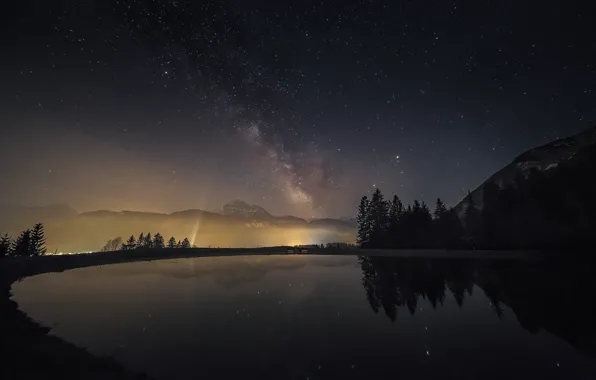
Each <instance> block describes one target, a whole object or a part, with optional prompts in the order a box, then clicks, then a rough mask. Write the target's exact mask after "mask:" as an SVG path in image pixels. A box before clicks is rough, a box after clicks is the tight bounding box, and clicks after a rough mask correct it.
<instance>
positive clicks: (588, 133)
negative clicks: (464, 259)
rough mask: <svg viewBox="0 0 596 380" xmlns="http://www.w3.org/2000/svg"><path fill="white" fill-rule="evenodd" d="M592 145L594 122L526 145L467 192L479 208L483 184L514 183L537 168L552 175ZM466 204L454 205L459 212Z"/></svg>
mask: <svg viewBox="0 0 596 380" xmlns="http://www.w3.org/2000/svg"><path fill="white" fill-rule="evenodd" d="M595 145H596V126H595V127H593V128H590V129H587V130H585V131H583V132H581V133H578V134H576V135H573V136H570V137H566V138H562V139H558V140H555V141H553V142H550V143H548V144H545V145H542V146H539V147H536V148H533V149H530V150H528V151H526V152H524V153H522V154H520V155H519V156H517V157H516V158H515V159H514V160H513V161H512V162H511V163H510V164H509V165H507V166H505V167H504V168H503V169H501V170H499V171H498V172H496V173H495V174H493V175H492V176H490V177H489V178H488V179H487V180H486V181H485V182H483V183H482V184H481V185H480V186H478V187H477V188H476V189H474V190H473V191H472V192H471V194H472V198H473V200H474V203H475V204H476V206H477V207H478V208H479V209H482V208H483V205H484V203H483V202H484V199H483V198H484V197H483V195H484V188H485V186H486V185H487V184H494V185H497V186H498V187H499V188H508V187H514V186H515V185H516V178H520V177H521V178H526V177H527V176H529V175H530V173H531V172H532V171H539V172H541V173H543V174H544V175H545V176H552V175H555V174H556V173H557V169H558V168H559V166H560V165H565V166H567V167H569V168H574V167H576V166H578V164H580V162H582V161H583V160H585V157H584V158H582V157H581V156H582V154H581V152H584V151H585V150H589V149H590V148H591V147H594V146H595ZM578 154H579V155H578ZM584 174H585V175H586V176H589V175H590V173H588V172H586V173H584ZM466 204H467V202H466V199H464V200H462V201H461V202H460V203H459V204H458V205H456V206H455V207H454V209H455V210H456V211H457V212H458V214H459V215H461V214H462V213H463V212H464V210H465V206H466Z"/></svg>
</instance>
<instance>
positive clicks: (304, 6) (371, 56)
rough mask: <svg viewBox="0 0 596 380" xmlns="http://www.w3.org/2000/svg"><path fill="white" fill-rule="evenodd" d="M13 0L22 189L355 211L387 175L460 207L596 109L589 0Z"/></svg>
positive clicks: (179, 203)
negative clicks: (565, 1)
mask: <svg viewBox="0 0 596 380" xmlns="http://www.w3.org/2000/svg"><path fill="white" fill-rule="evenodd" d="M15 4H16V5H15V11H14V13H11V15H12V16H13V17H11V18H10V20H9V22H7V23H4V24H3V25H2V26H3V27H4V28H5V29H6V30H5V31H4V32H5V33H1V34H0V39H1V40H0V42H1V45H0V48H1V49H2V50H1V51H2V56H3V57H9V58H10V59H5V60H2V61H1V62H0V83H2V84H3V85H2V86H1V88H0V98H1V100H2V105H3V111H2V112H0V118H1V120H0V124H1V125H2V126H3V128H4V130H3V131H5V134H4V135H3V137H2V139H0V155H1V157H0V158H1V159H0V172H1V173H2V175H3V176H4V178H7V179H9V182H10V184H11V185H10V186H6V187H5V188H4V189H3V192H4V193H3V199H2V201H4V202H8V203H22V204H48V203H56V202H59V203H68V204H71V205H72V206H73V207H75V208H77V209H79V210H90V209H98V208H100V209H115V210H119V209H124V208H126V209H139V210H152V211H160V212H171V211H175V210H180V209H187V208H204V209H208V210H213V211H215V210H220V209H221V205H222V204H224V203H226V202H228V201H230V200H231V199H242V200H244V201H246V202H248V203H250V204H259V205H261V206H263V207H265V208H267V209H268V210H269V211H270V212H271V213H273V214H290V213H291V214H294V215H298V216H301V217H310V216H334V217H352V216H354V214H355V212H356V208H357V204H358V200H359V198H360V197H361V196H362V195H367V194H370V193H371V192H372V191H374V189H375V188H381V189H382V190H383V191H384V192H385V193H387V194H393V193H396V194H398V195H399V196H400V197H401V198H402V199H403V200H404V201H405V202H406V203H410V202H412V201H413V200H414V199H418V200H420V201H425V202H426V203H427V204H433V203H434V201H435V200H436V197H439V196H440V197H442V198H443V200H444V201H445V203H446V204H447V205H455V204H457V203H458V202H459V201H460V200H461V199H462V197H464V196H465V194H467V192H468V190H471V189H474V188H475V187H476V186H478V185H479V184H480V183H482V182H483V181H484V180H486V179H487V178H488V177H489V176H490V175H492V174H493V173H494V172H496V171H498V170H500V169H501V168H502V167H504V166H505V165H507V164H508V163H509V162H511V160H513V159H514V157H516V156H517V155H519V154H520V153H522V152H523V151H525V150H527V149H530V148H532V147H535V146H538V145H541V144H544V143H547V142H549V141H552V140H554V139H556V138H557V137H563V136H566V135H572V134H575V133H577V132H579V131H581V130H583V129H586V128H589V127H592V126H593V125H594V123H595V122H596V108H594V104H596V91H595V90H594V88H596V66H595V65H594V57H595V56H596V55H595V50H594V49H595V46H594V39H593V37H592V36H593V35H594V23H593V21H592V19H593V15H594V14H595V8H594V7H595V5H594V2H591V1H578V2H574V3H573V6H563V5H561V3H560V2H549V1H542V2H533V1H521V2H512V1H492V2H486V1H478V2H477V1H459V0H455V1H444V2H437V1H431V0H428V1H427V0H420V1H380V0H371V1H341V2H340V1H304V0H280V1H268V0H251V1H245V0H220V1H214V0H196V1H187V0H169V1H165V0H164V1H161V0H105V1H104V0H89V1H78V2H55V1H41V0H23V1H19V2H17V3H15ZM398 157H399V158H398Z"/></svg>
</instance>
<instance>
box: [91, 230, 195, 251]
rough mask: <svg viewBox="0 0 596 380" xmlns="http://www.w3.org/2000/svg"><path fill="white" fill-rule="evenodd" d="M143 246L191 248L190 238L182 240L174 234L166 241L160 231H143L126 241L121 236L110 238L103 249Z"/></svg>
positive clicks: (130, 248)
mask: <svg viewBox="0 0 596 380" xmlns="http://www.w3.org/2000/svg"><path fill="white" fill-rule="evenodd" d="M141 248H191V244H190V241H189V240H188V238H184V239H183V240H182V241H180V240H176V239H175V238H174V237H173V236H172V237H171V238H170V239H169V240H168V241H167V242H165V239H164V237H163V236H162V235H161V234H160V233H159V232H158V233H156V234H155V235H151V233H150V232H148V233H147V234H146V235H145V234H144V233H143V232H141V234H140V235H139V237H138V238H135V236H134V235H130V237H129V238H128V240H127V241H126V242H123V241H122V238H121V237H117V238H114V239H111V240H108V242H107V243H106V244H105V245H104V246H103V248H102V249H101V251H102V252H112V251H130V250H133V249H141Z"/></svg>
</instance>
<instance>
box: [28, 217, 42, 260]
mask: <svg viewBox="0 0 596 380" xmlns="http://www.w3.org/2000/svg"><path fill="white" fill-rule="evenodd" d="M30 250H31V255H32V256H42V255H45V254H46V238H45V234H44V230H43V224H42V223H37V224H36V225H35V226H33V229H32V230H31V247H30Z"/></svg>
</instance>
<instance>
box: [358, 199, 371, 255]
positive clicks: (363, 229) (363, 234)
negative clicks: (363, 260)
mask: <svg viewBox="0 0 596 380" xmlns="http://www.w3.org/2000/svg"><path fill="white" fill-rule="evenodd" d="M356 220H357V223H358V236H357V243H358V246H359V247H360V248H366V247H367V246H368V244H369V242H370V234H371V223H370V222H371V217H370V203H369V201H368V198H367V197H366V196H364V197H362V199H361V200H360V205H359V206H358V216H357V218H356Z"/></svg>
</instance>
